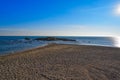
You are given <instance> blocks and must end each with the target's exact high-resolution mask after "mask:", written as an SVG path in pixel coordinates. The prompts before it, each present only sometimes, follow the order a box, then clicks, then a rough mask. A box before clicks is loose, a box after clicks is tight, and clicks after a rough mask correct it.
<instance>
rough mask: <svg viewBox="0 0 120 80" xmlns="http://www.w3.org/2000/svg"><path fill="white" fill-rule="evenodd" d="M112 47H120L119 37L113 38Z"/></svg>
mask: <svg viewBox="0 0 120 80" xmlns="http://www.w3.org/2000/svg"><path fill="white" fill-rule="evenodd" d="M114 46H116V47H120V37H114Z"/></svg>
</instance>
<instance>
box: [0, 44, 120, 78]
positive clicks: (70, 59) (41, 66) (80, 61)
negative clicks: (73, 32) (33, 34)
mask: <svg viewBox="0 0 120 80" xmlns="http://www.w3.org/2000/svg"><path fill="white" fill-rule="evenodd" d="M0 80H120V48H110V47H97V46H78V45H58V44H51V45H48V46H45V47H41V48H36V49H32V50H28V51H24V52H19V53H16V54H10V55H5V56H0Z"/></svg>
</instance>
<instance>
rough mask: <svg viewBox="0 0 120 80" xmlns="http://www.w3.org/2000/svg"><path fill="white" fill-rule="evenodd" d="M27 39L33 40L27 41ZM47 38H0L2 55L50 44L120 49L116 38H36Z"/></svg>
mask: <svg viewBox="0 0 120 80" xmlns="http://www.w3.org/2000/svg"><path fill="white" fill-rule="evenodd" d="M25 37H28V38H30V39H31V40H25ZM43 37H47V36H0V55H6V54H11V53H16V52H20V51H24V50H28V49H32V48H37V47H42V46H46V45H48V44H50V43H56V44H74V45H93V46H105V47H118V48H119V47H120V39H119V38H116V37H83V36H79V37H78V36H54V37H58V38H65V39H73V40H76V41H37V40H34V39H36V38H43Z"/></svg>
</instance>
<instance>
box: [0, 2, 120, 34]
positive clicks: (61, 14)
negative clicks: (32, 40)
mask: <svg viewBox="0 0 120 80" xmlns="http://www.w3.org/2000/svg"><path fill="white" fill-rule="evenodd" d="M0 35H2V36H3V35H7V36H8V35H16V36H17V35H36V36H38V35H40V36H120V0H0Z"/></svg>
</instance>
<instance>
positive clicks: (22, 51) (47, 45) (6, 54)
mask: <svg viewBox="0 0 120 80" xmlns="http://www.w3.org/2000/svg"><path fill="white" fill-rule="evenodd" d="M51 45H72V46H86V47H103V48H116V49H120V47H112V46H104V45H82V44H81V45H76V44H57V43H49V44H46V45H42V46H37V47H34V48H31V49H26V50H20V51H16V52H13V53H5V54H4V53H3V54H1V55H0V56H8V55H14V54H19V53H24V52H29V51H31V50H36V49H41V48H45V47H49V46H51Z"/></svg>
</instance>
